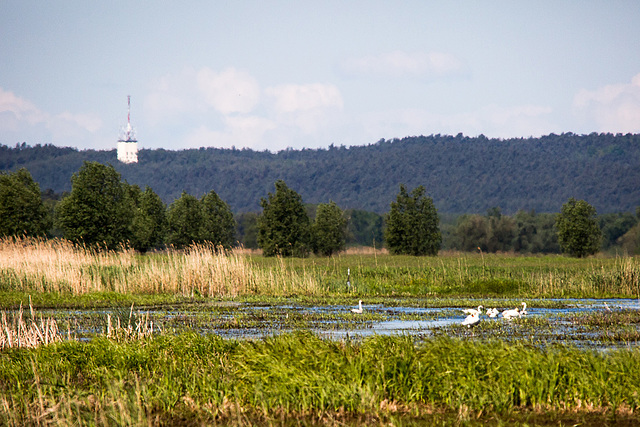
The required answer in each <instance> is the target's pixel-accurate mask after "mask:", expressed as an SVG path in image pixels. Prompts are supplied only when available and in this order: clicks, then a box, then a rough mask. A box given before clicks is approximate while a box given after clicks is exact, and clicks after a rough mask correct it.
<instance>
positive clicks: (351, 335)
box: [38, 298, 640, 349]
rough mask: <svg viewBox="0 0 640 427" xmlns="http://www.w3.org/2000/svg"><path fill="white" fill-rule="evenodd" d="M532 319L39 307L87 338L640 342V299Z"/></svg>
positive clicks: (243, 306)
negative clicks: (191, 335) (147, 334)
mask: <svg viewBox="0 0 640 427" xmlns="http://www.w3.org/2000/svg"><path fill="white" fill-rule="evenodd" d="M524 301H525V302H526V304H527V314H526V316H522V317H520V318H517V319H515V320H507V319H504V318H502V317H501V316H499V317H496V318H490V317H488V316H487V315H486V309H488V308H490V307H495V308H497V309H498V310H499V311H500V312H502V311H504V310H507V309H511V308H516V307H521V302H520V301H519V300H508V301H506V300H500V299H495V300H491V299H486V300H480V299H479V300H465V305H464V306H460V305H461V304H460V303H459V302H458V303H457V304H451V305H448V304H446V301H439V302H437V303H435V304H434V301H433V300H430V299H423V300H422V299H410V300H403V299H401V298H399V299H385V300H384V302H378V303H370V304H368V303H367V301H363V312H362V313H361V314H359V313H353V312H352V311H351V309H352V308H357V301H354V304H353V305H345V304H304V303H299V302H279V303H264V302H255V303H252V302H235V301H205V302H202V301H200V302H194V303H182V304H175V305H162V306H149V307H120V308H108V309H90V310H59V309H57V310H38V314H40V315H43V316H51V317H54V318H55V319H57V321H58V323H59V327H60V329H61V330H62V331H65V332H66V333H68V334H70V335H71V336H73V337H76V338H77V339H81V340H89V339H91V338H92V337H94V336H96V335H98V334H101V333H104V331H105V330H106V325H107V318H108V317H109V318H111V319H112V322H113V323H115V322H116V321H118V320H119V321H120V324H121V325H127V324H132V325H136V324H138V322H146V324H147V326H150V325H151V324H152V325H153V328H154V333H180V332H185V331H194V332H197V333H200V334H217V335H220V336H222V337H227V338H260V337H264V336H270V335H273V334H279V333H285V332H291V331H297V330H309V331H313V332H315V333H317V334H319V335H320V336H323V337H327V338H330V339H362V338H364V337H367V336H370V335H373V334H378V335H402V334H404V335H412V336H415V337H416V338H417V339H420V338H422V337H424V338H426V337H430V336H440V335H447V336H459V337H468V338H469V339H483V338H487V339H488V338H495V339H501V340H505V341H514V340H524V341H526V342H531V343H533V344H536V345H541V344H542V345H549V344H553V343H563V344H569V345H575V346H579V347H585V348H598V349H608V348H617V347H630V346H637V345H638V343H640V300H639V299H540V300H536V299H527V300H524ZM478 305H483V307H484V310H485V312H484V313H483V314H482V315H481V321H480V322H479V324H478V325H477V326H475V327H473V328H468V327H465V326H463V325H462V324H461V322H462V321H463V320H464V319H465V317H466V314H465V313H463V311H462V310H463V308H475V307H477V306H478Z"/></svg>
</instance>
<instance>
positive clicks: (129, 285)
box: [0, 238, 320, 297]
mask: <svg viewBox="0 0 640 427" xmlns="http://www.w3.org/2000/svg"><path fill="white" fill-rule="evenodd" d="M0 276H1V277H2V279H3V282H4V284H3V287H4V289H5V290H20V291H27V290H28V291H31V290H32V291H36V292H69V293H72V294H84V293H88V292H105V291H111V292H120V293H128V292H133V293H176V294H181V295H187V296H189V295H194V294H199V295H202V296H207V297H211V296H232V297H233V296H237V295H246V294H253V293H262V292H266V293H270V294H274V295H281V294H283V293H291V292H299V293H315V292H318V291H319V290H320V286H319V285H318V283H317V281H316V280H315V279H314V278H313V277H312V276H310V275H309V274H304V273H303V274H302V275H300V274H298V273H294V272H293V271H291V269H290V268H289V267H287V266H286V265H285V264H284V263H283V262H281V263H280V264H279V265H277V266H275V267H272V268H267V269H262V268H260V269H259V268H257V267H255V266H253V265H252V264H251V262H250V261H249V260H248V259H247V257H245V256H241V255H239V254H237V253H225V252H224V251H222V250H219V248H215V247H213V246H211V245H193V246H191V247H189V248H187V249H186V250H184V251H177V250H170V251H168V252H167V253H165V254H158V255H150V256H144V257H143V256H138V255H136V254H135V252H134V251H132V250H126V249H125V250H122V251H119V252H106V251H104V252H96V251H92V250H89V249H86V248H83V247H78V246H74V245H72V244H71V243H69V242H66V241H63V240H41V239H28V238H25V239H1V240H0Z"/></svg>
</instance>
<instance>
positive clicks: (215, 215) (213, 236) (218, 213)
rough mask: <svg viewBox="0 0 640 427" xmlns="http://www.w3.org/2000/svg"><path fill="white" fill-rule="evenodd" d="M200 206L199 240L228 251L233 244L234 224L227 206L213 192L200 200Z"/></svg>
mask: <svg viewBox="0 0 640 427" xmlns="http://www.w3.org/2000/svg"><path fill="white" fill-rule="evenodd" d="M200 205H201V208H202V228H201V231H200V239H202V240H205V241H208V242H211V243H213V244H214V245H215V246H216V247H219V246H221V247H223V248H224V249H230V248H231V246H232V245H233V243H234V236H235V229H236V222H235V220H234V219H233V213H232V212H231V209H230V208H229V205H228V204H226V203H225V201H224V200H222V199H221V198H220V197H219V196H218V195H217V194H216V192H215V191H213V190H211V191H210V192H209V193H208V194H206V195H204V196H203V197H202V199H200Z"/></svg>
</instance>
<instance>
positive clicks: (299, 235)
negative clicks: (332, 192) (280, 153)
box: [258, 180, 311, 256]
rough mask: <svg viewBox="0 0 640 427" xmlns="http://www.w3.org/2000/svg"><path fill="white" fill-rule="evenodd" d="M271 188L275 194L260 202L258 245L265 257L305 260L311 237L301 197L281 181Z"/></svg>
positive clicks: (270, 194)
mask: <svg viewBox="0 0 640 427" xmlns="http://www.w3.org/2000/svg"><path fill="white" fill-rule="evenodd" d="M275 187H276V192H275V194H272V193H269V194H268V196H267V198H266V199H265V198H262V199H261V200H260V206H262V214H261V215H260V216H259V217H258V245H259V246H260V248H262V251H263V253H264V255H265V256H276V255H280V256H306V255H308V254H309V248H310V243H311V242H310V240H311V233H310V224H309V216H308V215H307V212H306V210H305V207H304V204H303V203H302V197H301V196H300V195H299V194H298V193H296V192H295V191H294V190H292V189H290V188H289V187H287V184H285V182H284V181H282V180H278V181H276V183H275Z"/></svg>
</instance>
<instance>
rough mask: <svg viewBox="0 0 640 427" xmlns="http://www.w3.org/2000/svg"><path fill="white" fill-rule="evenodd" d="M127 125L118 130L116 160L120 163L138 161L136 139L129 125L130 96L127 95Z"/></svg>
mask: <svg viewBox="0 0 640 427" xmlns="http://www.w3.org/2000/svg"><path fill="white" fill-rule="evenodd" d="M127 104H128V108H127V126H126V127H125V128H124V129H122V130H121V131H120V139H118V160H120V161H121V162H122V163H138V140H137V139H136V135H135V132H134V131H133V128H132V127H131V96H127Z"/></svg>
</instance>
